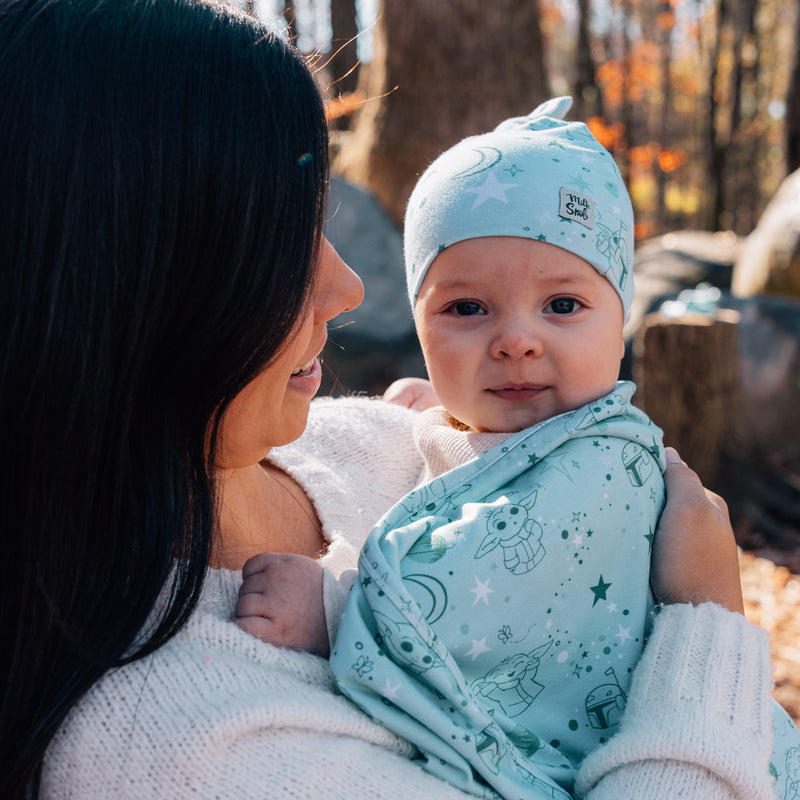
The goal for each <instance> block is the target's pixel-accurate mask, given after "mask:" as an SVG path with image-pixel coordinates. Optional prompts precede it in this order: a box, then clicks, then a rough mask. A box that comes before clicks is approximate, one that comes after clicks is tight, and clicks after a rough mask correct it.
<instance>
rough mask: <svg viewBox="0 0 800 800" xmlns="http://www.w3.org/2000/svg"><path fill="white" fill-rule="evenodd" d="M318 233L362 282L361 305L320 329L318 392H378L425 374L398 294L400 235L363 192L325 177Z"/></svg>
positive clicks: (402, 294)
mask: <svg viewBox="0 0 800 800" xmlns="http://www.w3.org/2000/svg"><path fill="white" fill-rule="evenodd" d="M325 235H326V236H327V237H328V239H329V240H330V242H331V243H332V244H333V246H334V247H335V248H336V250H337V251H338V253H339V255H340V256H341V257H342V258H343V259H344V260H345V261H346V262H347V263H348V264H349V265H350V266H351V267H352V268H353V269H354V270H355V272H356V273H357V274H358V276H359V277H360V278H361V280H362V281H363V283H364V302H363V303H362V304H361V305H360V306H359V307H358V308H357V309H355V310H354V311H352V312H349V313H347V314H342V315H341V316H339V317H338V318H337V319H336V320H335V321H334V322H333V323H331V324H330V325H329V328H328V345H327V347H326V348H325V351H324V353H323V374H324V379H323V385H322V388H321V390H320V394H323V395H325V394H332V395H342V394H352V393H357V392H365V393H367V394H382V393H383V390H384V389H385V388H386V386H388V385H389V384H390V383H391V382H392V381H393V380H395V379H397V378H403V377H410V376H419V377H425V376H426V373H425V365H424V363H423V359H422V353H421V351H420V348H419V344H418V343H417V336H416V332H415V331H414V320H413V316H412V313H411V306H410V304H409V302H408V296H407V294H406V278H405V267H404V265H403V237H402V234H401V232H400V231H399V230H398V229H397V228H396V227H395V225H394V224H393V223H392V221H391V220H390V219H389V217H388V216H387V214H386V213H385V212H384V211H383V209H382V208H381V206H380V204H379V203H378V201H377V200H376V199H375V198H374V197H373V196H372V194H370V193H369V192H368V191H366V190H364V189H361V188H359V187H358V186H355V185H353V184H352V183H349V182H348V181H345V180H343V179H341V178H336V177H334V178H331V186H330V193H329V198H328V213H327V222H326V224H325Z"/></svg>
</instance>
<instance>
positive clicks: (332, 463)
mask: <svg viewBox="0 0 800 800" xmlns="http://www.w3.org/2000/svg"><path fill="white" fill-rule="evenodd" d="M417 416H418V413H417V412H415V411H411V410H409V409H407V408H403V407H401V406H397V405H394V404H392V403H386V402H384V401H382V400H374V399H369V398H365V397H346V398H338V399H331V398H320V399H317V400H314V402H313V403H312V404H311V412H310V414H309V420H308V426H307V427H306V431H305V433H304V434H303V436H302V437H301V438H300V439H298V440H297V441H296V442H293V443H291V444H289V445H286V446H285V447H280V448H276V449H275V450H273V451H272V453H270V456H269V458H270V460H271V461H272V462H273V463H275V464H276V465H277V466H279V467H280V468H281V469H283V470H285V471H286V472H287V473H289V474H290V475H291V476H292V477H293V478H294V479H295V480H296V481H297V482H298V483H299V484H300V485H301V486H302V487H303V489H304V491H305V492H306V494H307V495H308V496H309V498H310V499H311V501H312V502H313V503H314V506H315V508H316V511H317V514H318V516H319V518H320V521H321V522H322V526H323V532H324V534H325V537H326V539H328V541H330V540H332V539H333V538H334V536H335V535H337V534H339V535H341V536H343V537H344V538H345V539H346V540H347V541H348V542H349V543H350V544H351V545H352V546H353V547H354V548H355V550H356V551H358V550H360V549H361V545H363V543H364V540H365V539H366V538H367V534H369V532H370V531H371V530H372V527H373V525H374V524H375V523H376V522H377V521H378V519H379V518H380V517H381V516H383V514H384V513H385V512H386V511H387V510H388V509H389V508H391V506H392V505H394V503H396V502H397V501H398V500H399V499H400V498H401V497H403V495H405V494H407V493H408V492H409V491H411V489H413V488H414V486H415V485H416V484H417V480H418V478H419V476H420V473H421V472H422V456H421V455H420V453H419V451H418V450H417V448H416V446H415V444H414V438H413V435H412V428H413V425H414V421H415V419H416V418H417Z"/></svg>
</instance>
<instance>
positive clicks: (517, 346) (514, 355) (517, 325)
mask: <svg viewBox="0 0 800 800" xmlns="http://www.w3.org/2000/svg"><path fill="white" fill-rule="evenodd" d="M491 353H492V357H493V358H500V359H506V358H510V359H514V360H516V359H520V358H536V357H538V356H540V355H541V354H542V338H541V336H540V335H539V332H538V330H537V329H536V326H535V324H534V323H533V321H532V320H511V321H508V322H504V323H503V324H502V326H501V328H500V330H499V331H498V332H497V335H496V336H495V338H494V339H493V340H492V344H491Z"/></svg>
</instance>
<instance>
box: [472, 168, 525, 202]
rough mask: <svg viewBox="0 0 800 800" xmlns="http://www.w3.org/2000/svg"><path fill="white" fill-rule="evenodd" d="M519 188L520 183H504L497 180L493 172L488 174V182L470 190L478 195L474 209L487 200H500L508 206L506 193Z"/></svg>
mask: <svg viewBox="0 0 800 800" xmlns="http://www.w3.org/2000/svg"><path fill="white" fill-rule="evenodd" d="M517 186H519V184H518V183H502V182H500V181H498V180H497V178H496V177H495V174H494V173H493V172H488V173H487V174H486V180H485V181H484V182H483V183H482V184H481V185H480V186H477V187H476V188H474V189H470V190H469V191H470V192H472V194H474V195H476V197H475V202H474V203H473V204H472V208H473V209H476V208H477V207H478V206H480V205H482V204H483V203H485V202H486V201H487V200H500V201H501V202H503V203H505V204H506V205H508V198H507V197H506V192H507V191H508V190H509V189H513V188H515V187H517Z"/></svg>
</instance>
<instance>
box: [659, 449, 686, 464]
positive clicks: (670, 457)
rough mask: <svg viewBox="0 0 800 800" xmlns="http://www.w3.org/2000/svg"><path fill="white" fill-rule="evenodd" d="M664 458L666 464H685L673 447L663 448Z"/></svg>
mask: <svg viewBox="0 0 800 800" xmlns="http://www.w3.org/2000/svg"><path fill="white" fill-rule="evenodd" d="M664 456H665V458H666V459H667V464H685V463H686V462H685V461H684V460H683V459H682V458H681V457H680V455H678V451H677V450H676V449H675V448H674V447H665V448H664Z"/></svg>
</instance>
